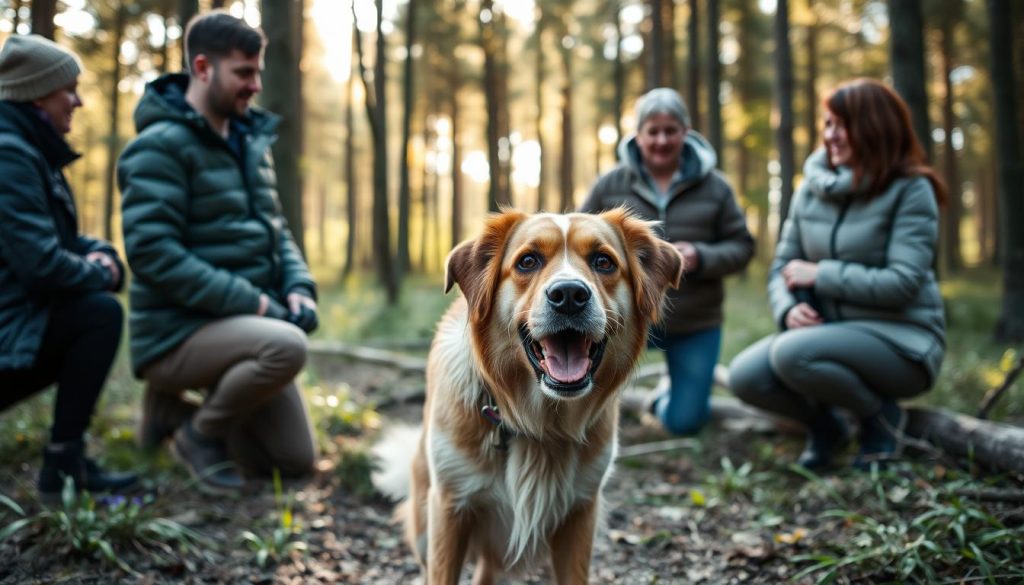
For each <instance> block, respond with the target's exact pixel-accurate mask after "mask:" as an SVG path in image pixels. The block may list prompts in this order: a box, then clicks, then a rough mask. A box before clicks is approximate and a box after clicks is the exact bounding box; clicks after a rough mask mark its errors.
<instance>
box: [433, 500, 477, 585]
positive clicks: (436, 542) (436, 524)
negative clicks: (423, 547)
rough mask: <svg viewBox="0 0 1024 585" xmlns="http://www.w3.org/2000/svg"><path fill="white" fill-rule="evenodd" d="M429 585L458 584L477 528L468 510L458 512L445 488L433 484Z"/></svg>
mask: <svg viewBox="0 0 1024 585" xmlns="http://www.w3.org/2000/svg"><path fill="white" fill-rule="evenodd" d="M427 526H428V531H429V533H430V539H429V542H428V543H427V559H428V560H427V574H428V575H429V579H427V585H448V584H451V585H457V584H458V582H459V573H461V572H462V563H463V562H464V561H465V558H466V549H467V547H468V546H469V536H470V532H471V531H472V529H473V522H472V517H471V515H470V514H469V513H468V512H467V511H460V510H457V509H456V507H455V503H454V502H453V501H452V498H451V497H450V496H449V494H447V493H446V492H445V490H444V488H442V487H440V486H437V485H432V486H430V493H429V494H428V503H427Z"/></svg>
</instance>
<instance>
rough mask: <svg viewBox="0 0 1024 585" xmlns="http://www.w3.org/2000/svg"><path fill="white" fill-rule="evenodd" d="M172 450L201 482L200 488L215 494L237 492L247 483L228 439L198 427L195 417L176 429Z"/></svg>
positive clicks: (199, 482)
mask: <svg viewBox="0 0 1024 585" xmlns="http://www.w3.org/2000/svg"><path fill="white" fill-rule="evenodd" d="M171 447H172V450H173V451H172V452H173V453H174V455H175V457H176V458H177V459H178V461H180V462H181V463H183V464H185V467H187V468H188V471H189V473H191V474H192V477H194V478H195V479H196V481H197V482H198V486H199V490H200V491H202V492H205V493H209V494H214V495H224V494H233V493H236V492H238V490H240V489H241V488H242V486H244V485H245V481H244V480H243V479H242V476H241V475H239V473H238V469H237V468H236V467H235V464H234V462H232V461H231V458H230V457H228V452H227V447H226V446H225V444H224V441H222V440H220V439H217V438H215V437H207V436H205V435H203V434H201V433H200V432H199V431H197V430H195V428H194V427H193V426H192V419H189V420H187V421H185V423H184V424H183V425H181V426H180V427H178V430H177V431H175V432H174V441H173V442H172V443H171Z"/></svg>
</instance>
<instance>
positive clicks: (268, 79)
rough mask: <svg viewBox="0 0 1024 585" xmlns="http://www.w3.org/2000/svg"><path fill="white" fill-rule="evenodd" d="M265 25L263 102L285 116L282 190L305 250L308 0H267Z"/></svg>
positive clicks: (278, 156) (279, 154)
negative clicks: (303, 166)
mask: <svg viewBox="0 0 1024 585" xmlns="http://www.w3.org/2000/svg"><path fill="white" fill-rule="evenodd" d="M262 14H263V30H264V32H265V33H266V35H267V45H268V46H269V47H270V50H268V51H267V52H266V56H265V59H266V70H265V71H264V72H263V79H264V84H263V93H262V95H261V99H260V101H261V102H262V104H263V106H264V107H266V108H267V109H268V110H270V111H271V112H275V113H277V114H278V115H280V116H281V123H280V125H278V127H277V136H278V139H277V141H276V142H274V145H273V146H272V147H271V148H272V151H273V153H274V167H275V171H276V173H277V192H278V197H279V198H280V201H281V207H282V210H283V211H284V217H285V220H286V221H287V222H288V228H289V230H290V231H291V233H292V237H293V239H294V240H295V244H296V245H297V246H298V247H299V249H300V250H302V251H303V252H305V249H306V239H305V226H304V222H303V217H302V199H303V197H302V174H301V173H300V171H299V163H300V161H301V160H302V110H303V108H302V69H301V66H300V63H301V61H302V32H301V26H302V22H303V20H302V17H303V0H284V1H282V0H263V2H262Z"/></svg>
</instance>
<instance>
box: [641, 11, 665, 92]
mask: <svg viewBox="0 0 1024 585" xmlns="http://www.w3.org/2000/svg"><path fill="white" fill-rule="evenodd" d="M671 1H672V0H647V4H648V8H649V12H650V15H651V31H650V34H649V35H648V37H647V43H645V46H644V52H645V53H646V56H647V75H646V76H645V77H646V82H645V83H644V89H648V90H650V89H654V88H655V87H660V86H661V85H662V83H661V78H662V71H663V70H664V69H665V63H664V61H665V26H664V24H663V23H662V20H661V19H662V17H663V16H664V14H665V12H664V10H663V9H662V5H663V4H664V3H665V2H671Z"/></svg>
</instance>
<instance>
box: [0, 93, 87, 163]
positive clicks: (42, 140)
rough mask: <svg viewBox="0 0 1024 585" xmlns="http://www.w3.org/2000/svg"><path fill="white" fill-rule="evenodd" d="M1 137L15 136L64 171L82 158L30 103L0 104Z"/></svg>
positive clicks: (1, 102) (12, 102)
mask: <svg viewBox="0 0 1024 585" xmlns="http://www.w3.org/2000/svg"><path fill="white" fill-rule="evenodd" d="M0 134H13V135H15V136H17V137H19V138H21V139H22V140H24V141H26V142H28V143H29V145H31V146H32V147H33V148H35V149H36V150H38V151H39V152H40V153H42V155H43V158H45V159H46V162H47V163H49V164H50V165H52V166H54V167H57V168H60V167H64V166H67V165H68V164H71V163H72V162H73V161H74V160H75V159H77V158H78V157H79V156H81V155H79V154H78V153H77V152H75V151H74V150H72V149H71V145H70V144H68V142H67V140H64V137H63V136H61V135H60V133H58V132H57V129H56V128H54V127H53V124H50V123H49V122H48V121H47V119H46V118H45V117H44V115H43V114H42V113H41V112H40V111H39V110H38V109H37V108H36V107H35V106H33V105H32V104H30V103H28V102H15V101H7V100H4V101H0Z"/></svg>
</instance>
